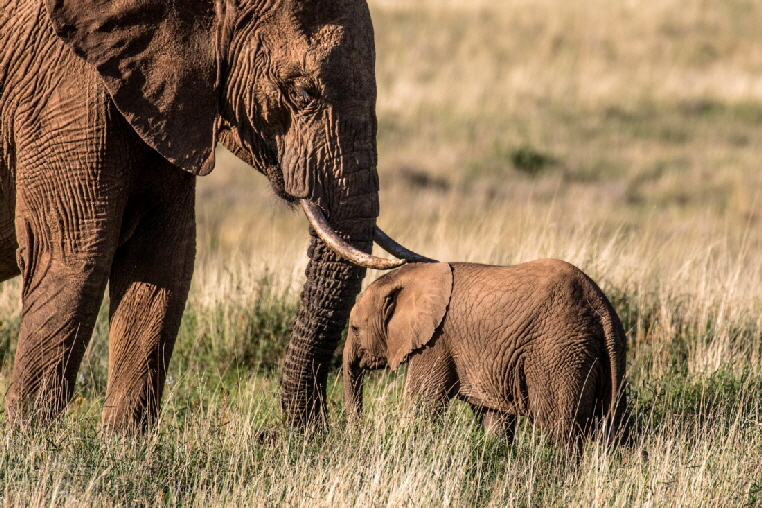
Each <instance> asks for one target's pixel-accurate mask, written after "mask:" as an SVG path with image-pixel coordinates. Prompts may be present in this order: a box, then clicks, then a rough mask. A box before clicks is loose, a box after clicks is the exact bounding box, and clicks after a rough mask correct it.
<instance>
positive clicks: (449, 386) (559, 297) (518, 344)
mask: <svg viewBox="0 0 762 508" xmlns="http://www.w3.org/2000/svg"><path fill="white" fill-rule="evenodd" d="M625 351H626V337H625V334H624V330H623V328H622V324H621V322H620V321H619V318H618V317H617V315H616V312H615V311H614V309H613V308H612V306H611V304H610V303H609V301H608V300H607V299H606V296H605V295H604V294H603V292H601V290H600V289H599V288H598V286H596V285H595V283H594V282H593V281H592V280H590V279H589V278H588V277H587V276H586V275H585V274H584V273H582V272H581V271H580V270H579V269H577V268H575V267H574V266H572V265H570V264H568V263H566V262H563V261H559V260H555V259H543V260H538V261H532V262H529V263H524V264H520V265H516V266H507V267H500V266H485V265H478V264H470V263H449V264H448V263H435V264H420V263H418V264H410V265H407V266H404V267H402V268H400V269H398V270H395V271H394V272H391V273H389V274H386V275H384V276H383V277H381V278H379V279H378V280H377V281H375V282H374V283H373V284H371V285H370V286H369V287H368V289H367V290H366V291H365V292H364V293H363V294H362V295H361V296H360V298H359V299H358V301H357V304H356V305H355V307H354V308H353V309H352V313H351V315H350V318H349V333H348V335H347V341H346V345H345V347H344V365H343V368H344V390H345V392H344V393H345V399H346V405H347V411H348V416H349V417H350V419H356V418H358V417H359V415H360V414H361V412H362V379H363V373H364V371H365V370H370V369H380V368H385V367H390V368H391V369H392V370H396V369H397V368H398V367H399V366H400V364H401V363H403V362H405V361H407V362H408V368H407V377H406V380H405V389H404V399H405V401H406V403H407V404H410V403H416V404H424V405H425V406H426V407H427V408H428V409H429V410H430V412H432V413H434V414H436V412H437V409H441V407H442V406H443V405H444V404H446V403H447V401H449V400H450V399H452V398H458V399H462V400H465V401H467V402H468V403H470V404H471V406H472V408H473V409H474V412H475V414H476V415H477V416H478V417H480V418H482V424H483V425H484V427H485V429H486V430H487V431H488V432H496V433H499V434H504V435H505V436H506V437H507V438H508V439H509V440H510V439H512V437H513V433H514V428H515V422H516V416H527V417H529V418H530V419H531V420H532V421H533V422H534V423H535V424H536V425H538V426H539V427H541V428H543V429H545V430H546V431H548V433H549V434H550V436H551V438H553V439H554V440H556V441H561V442H564V443H578V442H579V438H581V437H582V436H583V435H585V434H586V433H589V432H590V431H591V430H592V429H594V428H595V425H596V423H597V422H599V421H601V420H602V418H604V417H610V418H612V420H609V421H613V424H614V425H613V427H612V426H609V430H610V431H612V434H611V435H613V434H614V431H616V428H617V427H619V426H621V424H622V417H623V415H624V413H625V411H626V405H627V403H626V400H625V398H624V393H623V390H621V387H622V383H623V379H624V373H625ZM612 408H614V409H613V410H612ZM623 430H625V431H626V429H623Z"/></svg>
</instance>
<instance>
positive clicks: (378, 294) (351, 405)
mask: <svg viewBox="0 0 762 508" xmlns="http://www.w3.org/2000/svg"><path fill="white" fill-rule="evenodd" d="M452 284H453V279H452V270H451V268H450V265H449V264H448V263H425V264H422V263H415V264H410V265H407V266H403V267H402V268H399V269H398V270H395V271H394V272H392V273H388V274H386V275H384V276H383V277H380V278H379V279H378V280H376V281H375V282H374V283H373V284H371V285H370V286H369V287H368V289H366V290H365V292H364V293H363V294H362V295H361V296H360V298H359V299H358V301H357V304H356V305H355V306H354V308H353V309H352V312H351V314H350V317H349V331H348V333H347V340H346V343H345V345H344V358H343V371H344V400H345V402H346V405H347V413H348V414H349V415H350V417H353V418H354V417H359V415H360V414H361V413H362V388H363V387H362V384H363V373H364V371H365V370H373V369H382V368H385V367H389V368H391V369H392V370H397V368H398V367H399V366H400V364H402V363H403V362H405V361H406V360H407V359H408V358H409V357H410V355H411V354H413V353H414V352H415V351H417V350H419V349H421V348H424V347H426V346H427V345H428V344H430V343H431V341H432V340H433V339H434V337H435V334H436V332H437V330H438V329H439V327H440V325H441V324H442V320H443V319H444V317H445V314H446V313H447V308H448V305H449V303H450V297H451V295H452Z"/></svg>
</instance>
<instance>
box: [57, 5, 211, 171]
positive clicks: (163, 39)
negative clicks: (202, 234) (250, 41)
mask: <svg viewBox="0 0 762 508" xmlns="http://www.w3.org/2000/svg"><path fill="white" fill-rule="evenodd" d="M46 4H47V8H48V13H49V15H50V19H51V21H52V22H53V26H54V27H55V30H56V33H57V34H58V35H59V37H61V38H62V39H63V40H64V41H65V42H67V43H68V44H70V45H71V46H72V47H73V48H74V51H75V52H76V53H77V54H78V55H79V56H81V57H82V58H84V59H85V60H86V61H88V62H89V63H90V64H92V65H93V66H95V68H96V69H97V71H98V73H99V74H100V75H101V77H102V78H103V82H104V84H105V85H106V88H107V89H108V91H109V93H110V94H111V97H112V98H113V100H114V103H115V104H116V107H117V108H118V109H119V111H120V112H121V113H122V115H124V117H125V118H126V119H127V121H128V122H129V123H130V125H132V127H133V128H134V129H135V131H136V132H137V133H138V135H140V137H141V138H143V140H144V141H145V142H146V143H148V144H149V145H150V146H151V147H153V148H154V149H156V151H158V152H159V153H160V154H161V155H163V156H164V157H165V158H166V159H167V160H169V161H170V162H172V163H173V164H175V165H177V166H179V167H181V168H183V169H185V170H187V171H190V172H191V173H194V174H198V175H203V174H206V173H208V172H209V171H211V169H212V167H213V166H214V146H215V144H216V132H215V125H216V121H217V112H218V93H217V90H216V88H217V81H218V80H217V67H218V64H217V37H216V33H217V32H216V31H215V27H216V26H217V24H216V23H215V18H216V16H215V5H214V3H213V2H212V0H206V1H204V0H167V1H165V0H119V1H117V2H113V1H108V0H46Z"/></svg>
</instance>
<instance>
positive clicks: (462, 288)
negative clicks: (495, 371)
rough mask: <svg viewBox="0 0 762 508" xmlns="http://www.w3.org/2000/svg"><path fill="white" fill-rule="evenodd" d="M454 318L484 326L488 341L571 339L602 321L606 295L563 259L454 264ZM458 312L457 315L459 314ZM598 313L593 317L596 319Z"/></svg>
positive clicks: (468, 324) (469, 325)
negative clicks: (550, 335) (542, 335)
mask: <svg viewBox="0 0 762 508" xmlns="http://www.w3.org/2000/svg"><path fill="white" fill-rule="evenodd" d="M452 267H453V293H452V299H451V302H450V305H451V308H450V309H449V311H448V317H449V316H460V317H462V318H463V319H464V321H465V322H464V323H463V324H464V325H466V326H468V327H474V326H475V327H478V328H479V329H481V330H483V331H484V333H482V334H479V335H480V336H482V337H484V338H485V339H488V338H491V339H495V338H497V337H496V336H497V335H500V334H501V332H506V333H509V334H511V335H514V336H515V334H518V335H527V334H533V333H537V332H538V331H540V330H544V331H545V332H550V331H552V330H554V329H559V331H560V330H563V331H564V334H567V333H568V332H569V331H571V330H573V329H575V328H580V327H582V328H584V327H586V326H589V325H590V323H589V320H590V318H595V319H593V321H595V322H598V319H597V318H598V316H597V315H596V310H597V309H598V307H599V305H600V304H601V303H602V302H601V300H602V298H605V297H604V296H603V293H602V292H601V291H600V289H598V287H597V286H596V285H595V283H593V281H592V280H590V278H588V277H587V276H586V275H585V274H584V273H583V272H582V271H581V270H580V269H579V268H577V267H575V266H574V265H571V264H569V263H567V262H565V261H561V260H558V259H539V260H536V261H530V262H527V263H522V264H519V265H514V266H485V265H478V264H472V263H452ZM453 310H455V312H453ZM591 313H592V315H591Z"/></svg>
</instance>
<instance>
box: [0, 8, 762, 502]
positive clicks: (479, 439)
mask: <svg viewBox="0 0 762 508" xmlns="http://www.w3.org/2000/svg"><path fill="white" fill-rule="evenodd" d="M370 3H371V9H372V13H373V17H374V23H375V27H376V40H377V45H378V64H377V72H378V84H379V101H378V113H379V159H380V162H379V164H380V166H379V172H380V175H381V187H382V202H381V205H382V208H381V211H382V213H381V218H380V220H379V222H380V224H381V226H382V227H384V228H385V229H386V230H387V231H388V232H389V233H391V234H392V235H393V236H395V237H396V238H397V239H399V240H401V241H402V242H403V243H404V244H406V245H407V246H409V247H411V248H413V249H416V250H419V251H420V252H422V253H425V254H426V255H429V256H433V257H436V258H438V259H443V260H467V261H479V262H486V263H500V264H509V263H517V262H521V261H525V260H530V259H534V258H539V257H558V258H562V259H566V260H568V261H571V262H572V263H575V264H577V265H578V266H580V267H581V268H582V269H583V270H585V271H586V272H587V273H589V274H590V275H591V276H592V277H593V278H594V279H596V280H597V281H598V282H599V283H600V285H601V287H602V288H603V290H604V291H605V292H606V293H607V294H608V295H609V296H610V298H611V300H612V302H613V303H614V304H615V307H616V309H617V311H618V312H619V314H620V316H621V318H622V320H623V322H624V324H625V328H626V330H627V334H628V338H629V345H630V350H629V361H628V366H629V373H628V377H629V383H630V386H629V390H630V396H631V401H632V408H633V419H634V424H635V427H636V429H637V434H636V441H635V445H634V447H633V449H632V450H615V451H611V450H607V449H606V447H605V446H604V445H603V444H602V443H600V442H591V443H588V445H587V446H586V448H585V451H584V455H583V457H582V459H581V460H580V461H579V462H576V461H572V460H568V459H567V457H566V454H565V452H564V451H563V450H560V449H558V448H554V447H553V446H551V445H549V444H547V443H545V442H544V438H543V436H542V435H541V434H540V433H538V432H536V431H535V430H533V429H532V427H531V426H528V425H526V424H525V425H523V427H522V428H521V430H520V432H519V434H518V436H517V440H516V443H515V444H514V445H513V446H511V447H509V446H506V445H504V444H502V443H501V442H496V441H494V440H490V439H487V438H485V436H484V435H483V434H482V432H481V431H480V430H479V429H478V428H476V427H475V426H474V425H473V421H472V419H471V417H470V414H469V411H467V410H466V408H464V407H463V406H461V405H458V404H453V405H452V406H451V407H450V408H449V410H448V412H447V413H446V415H445V416H444V417H443V419H442V421H440V422H439V423H437V424H429V423H426V422H421V421H418V420H415V419H411V418H405V415H402V414H401V412H400V410H399V409H398V403H399V398H400V392H401V386H402V377H401V376H398V375H392V374H389V373H379V374H377V375H374V376H373V381H372V382H371V383H369V385H368V387H367V389H366V390H367V391H366V398H367V400H368V403H369V407H368V411H367V415H366V418H365V421H364V424H363V426H362V428H361V429H360V430H359V431H348V430H345V426H344V419H343V416H342V411H343V400H342V395H341V380H340V377H339V378H337V377H336V376H335V375H334V376H333V377H332V378H331V381H330V384H329V392H330V407H331V409H332V413H331V423H332V426H331V431H330V432H329V433H328V434H326V435H324V436H321V437H319V438H316V439H311V440H309V439H308V440H305V439H304V438H303V437H302V436H299V435H289V434H288V433H287V432H284V433H282V434H281V436H280V438H279V439H278V440H277V441H276V442H275V443H273V442H271V441H270V440H269V439H267V438H265V439H263V438H262V435H263V434H262V430H263V429H264V430H267V429H271V428H273V427H275V428H278V426H279V404H278V375H279V363H280V360H281V358H282V352H283V349H284V347H285V343H286V341H287V338H288V334H289V326H290V322H291V319H292V316H293V314H294V311H295V308H296V300H297V297H298V292H299V287H300V285H301V281H302V277H303V275H302V272H303V269H304V266H305V264H306V260H305V258H304V251H305V246H306V244H307V234H306V227H307V226H306V222H305V220H304V218H303V217H302V216H301V214H300V213H298V212H297V211H293V210H290V209H288V208H287V207H286V206H285V205H283V204H281V203H279V202H277V200H276V199H275V198H273V197H272V195H271V193H270V191H269V188H268V185H267V183H266V181H265V180H264V178H263V177H262V176H261V175H258V174H255V173H254V172H253V171H251V170H248V169H247V168H245V167H243V165H242V164H241V163H240V162H238V161H236V160H234V159H233V158H232V157H231V156H229V154H224V153H223V154H221V155H220V164H219V167H218V168H217V169H216V171H215V173H213V174H212V175H211V176H209V177H206V178H204V179H201V180H200V181H199V191H198V194H199V207H198V222H199V232H200V234H199V256H198V261H197V266H196V278H195V282H194V286H193V290H192V294H191V298H190V301H189V304H188V307H187V311H186V315H185V319H184V321H183V325H182V331H181V334H180V337H179V339H178V343H177V348H176V352H175V356H174V358H173V364H172V368H171V377H170V379H169V382H168V390H167V393H166V395H165V400H164V413H163V419H162V421H161V422H160V424H159V425H158V428H157V429H156V430H155V431H153V432H151V433H149V434H148V435H147V436H145V437H144V438H142V439H137V440H131V439H120V438H115V437H113V436H109V435H103V434H101V433H100V432H99V414H100V410H101V407H102V404H103V397H104V391H105V379H106V365H107V342H106V333H107V323H106V320H105V319H103V318H104V317H105V316H101V317H102V319H101V320H100V321H99V324H98V326H97V330H96V334H95V336H94V339H93V342H92V344H91V348H90V349H89V351H88V354H87V357H86V359H85V362H84V364H83V368H82V370H81V376H80V385H79V387H78V392H77V395H76V398H75V400H74V402H73V403H72V405H71V409H70V410H69V411H68V412H67V414H66V416H65V418H64V419H63V420H62V421H60V422H56V423H54V424H52V425H50V426H49V427H47V428H37V429H34V430H32V431H30V432H28V433H26V434H24V433H18V432H10V430H9V429H8V428H7V426H6V423H5V422H3V423H0V427H2V435H3V436H4V438H3V441H2V445H0V497H2V499H3V500H4V503H5V504H6V505H25V506H42V505H45V506H69V505H151V506H157V505H162V504H164V505H173V506H217V505H224V506H247V505H250V506H275V505H284V506H305V507H307V506H309V507H312V506H326V505H331V506H591V505H592V506H643V505H646V506H760V504H762V460H760V457H762V368H761V367H760V365H761V362H762V320H761V319H762V318H761V316H762V312H761V310H762V223H760V221H761V220H762V195H760V191H761V190H762V171H760V162H761V161H762V28H760V27H761V26H762V25H760V19H762V3H760V2H757V1H755V0H724V1H722V2H710V1H703V0H693V1H691V0H663V1H659V2H657V1H654V0H649V1H646V0H584V1H578V2H568V1H566V0H531V1H529V0H416V1H403V0H371V2H370ZM376 276H378V273H370V274H369V277H368V279H369V280H372V279H373V278H375V277H376ZM18 299H19V286H18V282H17V281H11V282H7V283H5V284H4V285H3V286H2V288H1V289H0V316H1V317H0V319H1V321H0V323H1V324H0V351H1V352H2V353H3V364H2V371H1V372H0V388H2V389H7V384H8V382H9V381H8V380H9V377H10V372H11V365H12V361H11V359H12V357H13V353H14V349H15V337H16V332H17V329H18V325H19V320H18V315H19V303H18Z"/></svg>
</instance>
